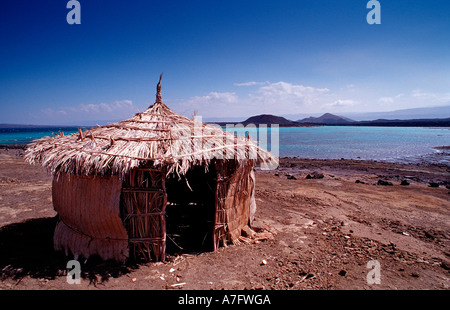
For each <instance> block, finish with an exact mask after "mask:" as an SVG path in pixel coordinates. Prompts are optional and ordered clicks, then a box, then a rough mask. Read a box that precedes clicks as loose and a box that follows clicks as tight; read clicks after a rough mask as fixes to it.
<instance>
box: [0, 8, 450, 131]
mask: <svg viewBox="0 0 450 310" xmlns="http://www.w3.org/2000/svg"><path fill="white" fill-rule="evenodd" d="M67 2H68V1H65V0H59V1H23V0H3V1H2V5H1V8H0V42H1V48H0V123H23V124H81V123H89V122H94V123H95V122H102V121H114V120H121V119H125V118H128V117H130V116H132V115H133V114H134V113H136V112H138V111H143V110H145V109H146V108H147V107H148V106H149V105H150V104H152V103H153V102H154V100H155V89H156V83H157V81H158V78H159V74H160V73H161V72H164V77H163V82H162V92H163V93H162V95H163V100H164V102H165V103H166V104H167V105H169V107H171V108H172V109H173V110H175V111H176V112H178V113H181V114H183V115H186V116H192V114H193V112H194V110H197V111H198V114H199V115H201V116H203V119H206V120H207V119H218V118H225V119H234V118H245V117H247V116H251V115H256V114H262V113H269V114H276V115H290V114H313V113H325V112H331V113H336V114H346V113H351V112H359V113H361V112H372V111H373V112H375V111H376V112H380V111H393V110H397V109H409V108H418V107H433V106H443V105H450V69H449V68H450V18H449V14H450V2H449V1H445V0H440V1H436V0H431V1H406V0H396V1H392V0H391V1H387V0H379V2H380V4H381V24H379V25H369V24H368V23H367V22H366V15H367V13H368V12H369V11H370V10H369V9H367V8H366V4H367V2H368V1H366V0H351V1H350V0H341V1H336V0H334V1H331V0H317V1H300V0H296V1H264V0H258V1H245V0H240V1H233V0H227V1H213V0H210V1H152V0H148V1H127V2H125V1H115V0H108V1H106V0H96V1H92V0H89V1H88V0H79V3H80V5H81V24H80V25H69V24H68V23H67V22H66V15H67V13H68V12H69V11H70V9H67V8H66V4H67ZM448 116H449V115H445V117H448ZM443 117H444V116H443Z"/></svg>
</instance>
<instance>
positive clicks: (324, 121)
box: [297, 113, 355, 125]
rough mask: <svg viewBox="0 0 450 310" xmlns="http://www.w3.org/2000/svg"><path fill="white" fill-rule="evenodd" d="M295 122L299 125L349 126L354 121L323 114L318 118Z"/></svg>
mask: <svg viewBox="0 0 450 310" xmlns="http://www.w3.org/2000/svg"><path fill="white" fill-rule="evenodd" d="M297 122H298V123H301V124H317V125H349V124H352V123H354V122H355V121H354V120H351V119H349V118H346V117H343V116H338V115H334V114H331V113H325V114H324V115H322V116H319V117H312V116H311V117H307V118H304V119H300V120H298V121H297Z"/></svg>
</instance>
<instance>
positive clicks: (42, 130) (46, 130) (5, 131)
mask: <svg viewBox="0 0 450 310" xmlns="http://www.w3.org/2000/svg"><path fill="white" fill-rule="evenodd" d="M78 128H79V127H39V128H31V127H30V128H0V144H23V143H29V142H31V141H33V140H35V139H38V138H42V137H45V136H53V135H54V134H58V133H59V132H64V135H69V134H72V133H75V132H78ZM81 129H83V131H84V130H86V129H87V128H85V127H81Z"/></svg>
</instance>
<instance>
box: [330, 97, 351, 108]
mask: <svg viewBox="0 0 450 310" xmlns="http://www.w3.org/2000/svg"><path fill="white" fill-rule="evenodd" d="M356 104H358V101H356V100H351V99H338V100H336V101H334V102H333V103H326V104H324V105H323V107H331V108H347V107H352V106H354V105H356Z"/></svg>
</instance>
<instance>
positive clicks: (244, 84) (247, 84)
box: [233, 81, 269, 86]
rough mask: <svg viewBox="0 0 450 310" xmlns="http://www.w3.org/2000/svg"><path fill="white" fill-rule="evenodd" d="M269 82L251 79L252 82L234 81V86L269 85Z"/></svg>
mask: <svg viewBox="0 0 450 310" xmlns="http://www.w3.org/2000/svg"><path fill="white" fill-rule="evenodd" d="M267 84H269V82H268V81H266V82H255V81H250V82H244V83H234V84H233V85H234V86H255V85H267Z"/></svg>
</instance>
